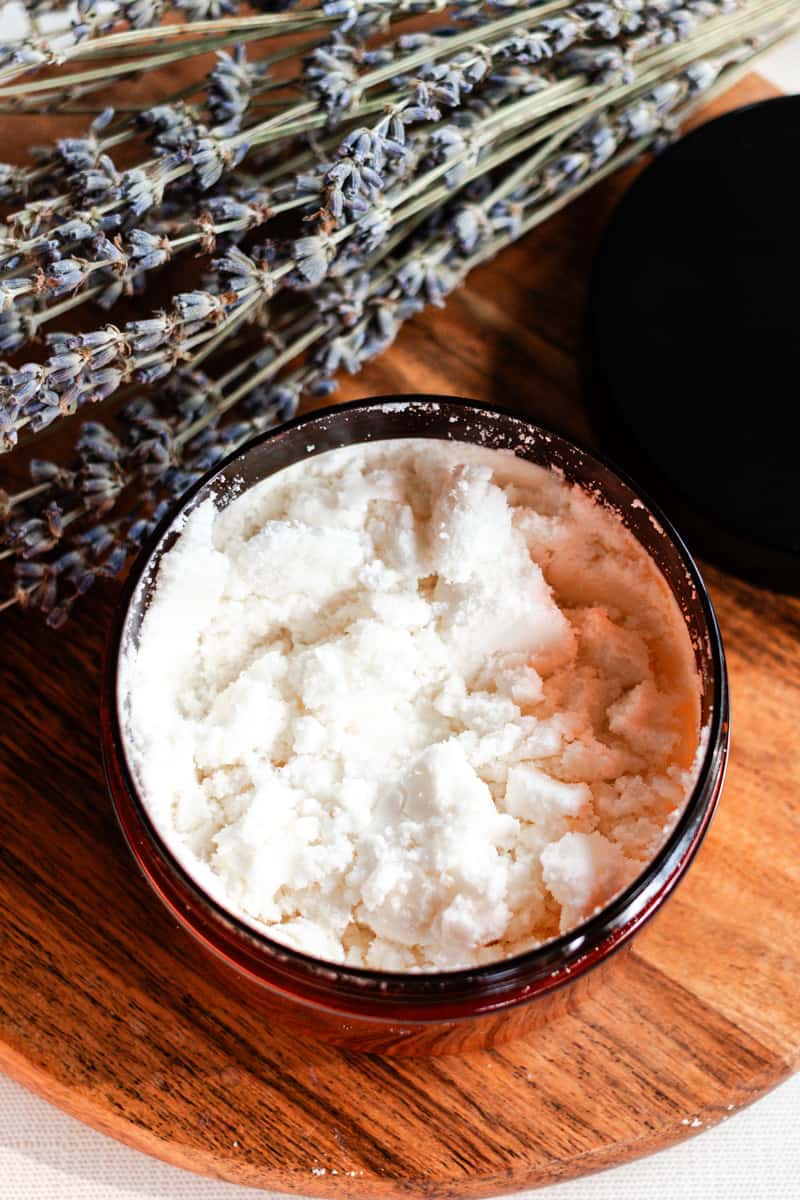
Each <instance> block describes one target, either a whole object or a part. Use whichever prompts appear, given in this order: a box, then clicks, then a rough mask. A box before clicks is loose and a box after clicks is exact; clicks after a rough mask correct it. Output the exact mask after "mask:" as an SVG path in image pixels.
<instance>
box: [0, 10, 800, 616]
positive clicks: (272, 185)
mask: <svg viewBox="0 0 800 1200" xmlns="http://www.w3.org/2000/svg"><path fill="white" fill-rule="evenodd" d="M423 7H430V8H438V5H434V4H431V5H428V3H427V0H419V2H417V0H413V2H411V3H407V4H399V3H389V2H388V0H353V2H352V3H350V0H331V2H330V3H328V4H326V5H325V7H324V10H323V12H322V15H320V12H319V10H311V9H307V8H305V7H303V6H298V7H297V8H296V9H294V10H293V15H292V18H291V20H292V22H295V20H296V21H297V22H300V24H297V25H295V24H291V28H292V29H294V28H297V29H298V30H299V29H300V28H301V26H302V31H303V32H304V33H306V34H313V35H314V37H313V38H312V43H311V44H310V45H309V44H307V43H306V44H304V58H303V61H302V62H300V63H297V64H295V65H294V66H293V65H292V63H291V61H289V62H288V66H287V67H286V70H284V71H283V74H282V75H281V74H280V71H281V70H282V68H281V66H280V64H281V63H283V62H284V60H286V59H287V51H286V50H285V49H283V48H282V47H281V43H280V40H279V39H276V38H275V37H271V36H270V37H269V38H268V40H267V42H266V45H265V44H264V43H263V42H262V44H261V45H259V46H254V47H251V48H249V49H246V48H245V44H246V43H247V42H249V41H250V40H254V35H255V33H258V34H259V36H261V37H262V38H263V36H264V33H265V31H266V32H267V33H269V31H270V29H271V28H274V25H271V23H270V22H262V23H261V24H258V21H259V20H260V18H253V17H252V16H246V15H242V16H236V17H234V16H233V15H231V16H230V17H228V16H225V15H223V17H222V18H221V19H220V20H215V21H213V22H212V24H213V29H211V28H208V29H206V28H205V26H206V25H208V23H209V22H208V17H207V12H206V13H203V12H201V8H200V6H196V8H195V13H194V15H196V16H198V19H199V21H200V26H193V27H192V29H201V31H202V32H203V35H204V37H205V42H204V43H203V44H204V48H209V42H210V41H211V42H213V43H214V44H212V45H211V48H216V49H217V51H218V55H217V61H216V65H215V66H214V68H213V69H212V71H211V72H210V73H209V75H208V76H207V77H206V78H205V80H199V81H198V83H197V85H192V86H191V87H188V88H187V87H184V88H182V89H181V90H180V92H176V93H172V94H171V96H169V97H167V98H165V101H164V103H158V104H153V105H150V106H149V107H142V108H139V109H136V110H135V111H133V112H131V113H125V114H123V113H114V112H113V111H111V110H110V109H108V108H102V109H100V110H99V111H97V112H91V113H88V114H87V115H88V116H89V117H90V118H91V119H90V120H89V122H88V125H87V130H86V134H85V136H84V137H82V138H64V139H57V140H56V141H55V142H54V143H53V144H52V145H51V146H49V147H45V148H41V149H40V150H38V151H37V154H36V157H35V161H34V162H33V163H32V164H30V165H29V166H27V167H8V168H5V169H3V170H2V171H0V200H2V199H3V198H4V199H5V201H6V202H7V203H8V205H9V207H11V206H13V204H14V203H15V202H16V203H18V204H19V203H21V204H22V207H21V208H20V209H18V211H17V212H16V213H10V214H9V217H8V225H7V227H6V229H5V231H4V232H3V233H2V235H1V236H0V309H1V310H2V311H0V352H2V353H5V354H8V355H12V356H15V359H14V361H12V362H10V363H9V364H5V365H2V366H1V367H0V436H2V439H3V445H4V448H5V449H7V450H11V449H13V448H14V447H15V445H16V444H17V442H18V440H19V438H20V435H21V434H22V433H23V432H25V433H26V434H35V433H37V432H39V431H41V430H43V429H45V428H47V427H48V426H50V425H51V424H52V423H53V422H54V421H56V420H59V419H61V418H62V417H69V416H70V415H72V414H73V413H74V412H75V411H76V410H77V409H78V408H81V407H83V406H85V405H86V404H90V403H91V404H104V403H105V402H106V401H107V400H109V399H110V398H111V397H112V396H114V395H115V394H116V393H118V392H120V391H127V392H132V394H133V398H132V399H130V400H129V401H128V403H127V405H126V406H125V408H124V409H123V410H122V413H121V415H118V416H117V417H112V418H108V419H106V421H105V422H103V423H100V422H97V421H91V422H88V423H86V424H84V425H83V426H82V427H81V431H80V433H79V435H78V437H77V439H76V442H75V447H74V451H73V457H72V459H71V461H70V462H69V463H68V464H67V465H61V464H59V463H55V462H49V461H43V460H40V459H34V460H33V461H32V463H31V468H30V478H31V482H30V486H27V487H25V488H23V489H21V490H17V491H16V492H10V494H5V493H2V494H0V547H2V548H1V549H0V559H2V560H4V561H6V562H7V563H8V564H9V566H10V567H11V573H12V578H11V579H10V581H9V587H10V591H9V594H8V600H7V601H6V602H5V604H3V605H2V606H3V607H10V606H13V605H22V606H26V607H32V608H37V609H39V610H41V611H42V612H43V613H44V614H45V616H46V617H47V619H48V621H49V622H50V623H51V624H53V625H59V624H61V623H62V622H63V621H64V620H65V619H66V617H67V615H68V613H69V612H70V611H71V609H72V607H73V605H74V604H75V602H76V600H77V598H78V597H79V596H80V595H82V594H83V593H84V592H85V591H86V590H87V589H88V588H89V587H90V586H91V584H92V583H93V582H94V580H95V579H97V578H99V577H102V576H104V575H114V574H117V573H119V572H120V571H121V570H122V569H124V566H125V564H126V562H127V559H128V557H129V555H130V554H131V553H132V552H134V551H135V549H136V548H137V547H138V546H139V545H140V544H141V541H142V539H143V538H144V537H145V536H146V535H147V533H148V532H149V530H150V529H151V528H152V527H153V524H154V522H156V521H157V520H158V519H159V517H160V515H161V514H162V513H163V512H164V510H165V507H166V506H168V505H169V503H171V501H172V499H173V498H174V497H176V496H179V495H180V494H181V493H182V491H184V490H185V488H186V487H188V486H189V485H190V484H191V483H192V482H193V481H194V479H196V478H197V477H198V475H199V474H201V473H203V472H204V471H205V470H207V469H208V468H209V467H211V466H213V465H214V464H215V463H216V462H218V461H219V459H220V458H221V457H222V456H224V455H225V454H226V453H228V452H229V451H230V450H231V449H234V448H235V447H237V446H238V445H240V444H241V443H242V441H244V440H246V439H247V438H248V437H249V436H251V435H252V434H253V433H255V432H258V431H260V430H262V429H265V428H268V427H269V426H270V425H272V424H274V423H275V422H279V421H281V420H285V419H286V418H287V417H288V416H289V415H291V414H292V413H293V412H294V411H295V410H296V407H297V405H298V403H299V402H300V401H301V399H302V398H303V396H306V395H312V396H321V395H327V394H329V393H330V392H331V391H333V390H334V389H335V386H336V383H335V376H336V373H337V371H339V370H340V369H341V368H344V369H346V370H349V371H352V372H355V371H358V370H359V369H360V368H361V366H362V365H363V364H364V363H365V362H367V361H368V360H369V359H371V358H372V357H374V356H375V355H376V354H378V353H381V352H382V351H383V350H384V349H385V348H386V347H387V346H389V345H390V344H391V342H392V341H393V340H394V337H395V336H396V334H397V332H398V330H399V329H400V328H401V327H402V325H403V323H404V322H405V321H406V320H407V319H409V318H410V317H411V316H413V315H414V313H416V312H418V311H419V310H420V309H421V308H422V307H423V306H424V305H426V304H434V305H437V304H441V303H443V302H444V298H445V297H446V296H447V294H448V293H449V292H450V291H451V290H452V289H453V287H455V286H457V284H458V282H459V281H460V280H461V279H463V277H464V275H465V274H466V272H467V271H468V270H470V269H471V267H472V266H473V265H475V264H476V263H478V262H481V261H484V260H485V259H486V258H488V257H491V256H492V255H493V254H495V253H497V251H498V250H500V249H501V248H502V247H503V246H504V245H506V244H508V243H509V242H510V241H512V240H514V239H515V238H517V237H519V236H521V235H522V234H523V233H524V232H525V231H526V230H527V229H529V228H532V227H533V225H535V224H537V223H538V222H540V221H541V220H543V219H545V218H546V216H547V215H549V214H550V212H552V211H555V209H557V208H558V207H561V206H562V205H563V204H565V203H567V202H568V200H569V199H570V198H571V197H572V196H573V195H576V194H578V193H579V192H581V191H583V190H585V188H586V187H588V186H590V185H591V184H592V183H593V182H594V181H595V180H596V179H598V178H601V177H602V176H603V175H605V174H607V173H608V172H609V171H610V170H613V169H615V168H616V167H617V166H618V165H621V164H622V163H624V162H626V161H629V160H630V159H631V158H632V157H634V156H635V155H637V154H639V153H641V152H642V151H643V150H644V149H645V148H647V147H653V146H656V147H657V146H658V144H659V143H660V142H662V141H663V140H665V139H666V138H668V137H669V136H671V135H672V132H673V130H674V128H675V126H676V123H677V122H678V121H679V120H680V118H681V116H682V115H683V114H684V113H685V111H686V109H687V107H688V106H691V105H692V104H694V103H695V102H696V98H697V97H698V96H699V95H702V94H710V93H711V92H713V90H714V89H716V88H718V87H720V86H724V85H725V83H726V81H727V80H729V79H730V78H731V77H732V74H733V73H735V72H736V71H738V70H739V69H740V64H741V63H742V62H744V61H745V60H747V59H748V58H749V57H751V56H752V55H753V54H754V53H756V52H757V51H758V50H759V48H760V47H762V46H763V45H765V44H769V43H771V42H772V41H774V40H775V39H777V38H778V37H779V36H781V35H782V34H783V33H784V32H785V31H786V30H787V29H790V28H791V27H793V26H794V25H796V24H798V23H800V14H798V13H797V8H796V3H795V0H688V2H687V3H678V0H626V2H625V3H623V0H599V2H595V0H588V2H585V3H577V4H576V3H571V4H570V3H563V2H561V0H554V2H553V3H547V4H539V5H533V6H531V5H529V4H525V5H523V4H519V5H517V6H516V7H515V6H514V5H512V4H509V3H507V2H506V0H502V2H498V3H497V4H494V3H492V2H490V0H487V2H485V3H484V2H477V0H476V2H474V3H460V4H457V5H453V6H451V7H450V8H449V9H448V12H447V18H446V19H447V20H449V21H450V25H449V26H447V27H446V29H445V30H442V29H441V27H437V29H435V30H434V31H429V32H420V31H419V30H418V29H415V30H414V32H405V31H404V30H403V28H402V22H403V20H404V19H405V17H406V16H408V15H409V14H413V13H417V12H419V11H421V9H422V8H423ZM509 10H511V11H509ZM84 11H85V10H84ZM267 15H269V14H267ZM125 19H127V20H131V19H132V18H129V17H126V18H125ZM137 19H138V18H137ZM115 20H116V21H117V22H118V21H120V20H122V18H115ZM437 20H441V18H438V19H437ZM254 22H255V23H254ZM201 27H202V28H201ZM183 30H184V32H183V33H182V34H180V35H178V34H174V35H173V34H172V33H169V31H168V32H167V35H166V39H165V40H164V41H160V42H159V46H163V45H168V44H169V41H170V38H172V37H173V36H174V37H175V38H177V39H178V40H180V39H188V43H187V42H186V41H185V40H184V41H181V45H182V46H183V45H186V44H188V46H189V49H190V52H194V51H193V50H192V49H191V48H192V46H194V45H195V41H193V40H192V39H193V37H194V34H193V32H192V30H190V29H189V27H188V26H187V27H183ZM187 30H189V32H187ZM377 30H380V31H381V36H380V37H376V36H374V35H375V33H376V31H377ZM133 33H134V34H135V37H134V38H133V39H132V40H131V39H129V40H127V41H126V40H125V39H126V38H127V33H126V32H125V31H124V30H123V29H121V28H119V27H118V24H114V22H112V25H111V26H110V32H109V31H106V32H104V31H103V30H102V29H100V28H98V29H93V30H92V31H91V36H90V35H88V34H87V35H85V37H84V41H85V45H82V46H79V45H78V43H77V42H76V43H75V44H74V46H73V51H74V53H73V51H70V53H69V54H67V55H66V57H67V58H70V59H78V60H80V61H84V62H88V61H90V60H91V58H92V56H97V58H98V61H99V59H100V58H102V59H103V61H105V59H106V56H107V57H108V58H109V59H112V58H113V54H114V53H115V52H116V53H120V52H121V51H122V50H123V49H126V48H127V49H132V48H133V42H136V44H137V45H139V44H142V45H144V44H145V41H146V37H147V36H150V35H148V34H146V31H143V32H136V30H135V29H134V30H133ZM237 33H238V34H240V35H242V36H240V37H238V38H237V37H236V36H235V35H236V34H237ZM251 35H253V36H252V37H251ZM159 36H160V34H159ZM120 37H121V38H122V40H121V41H120ZM115 39H116V40H115ZM137 39H138V40H137ZM220 39H222V40H221V41H220ZM196 42H197V46H198V47H199V46H200V45H201V42H202V38H199V37H198V38H197V39H196ZM237 42H238V46H237V47H236V48H234V46H235V44H236V43H237ZM265 50H266V51H267V53H265V52H264V51H265ZM170 53H171V51H170ZM152 57H154V58H158V57H159V55H158V54H156V55H153V56H152ZM135 63H139V67H138V68H137V69H139V70H140V69H142V68H141V60H140V59H137V58H136V55H135V53H133V52H132V53H131V54H130V56H129V57H126V58H125V59H124V62H123V64H122V65H123V67H124V68H125V70H128V69H129V68H131V67H132V66H133V64H135ZM276 64H277V66H276ZM12 65H13V64H12ZM18 65H19V64H16V66H14V70H16V69H17V66H18ZM90 65H91V66H92V71H93V72H94V74H95V75H96V74H98V73H101V71H102V69H104V68H100V69H96V64H90ZM276 71H277V74H276V73H275V72H276ZM89 73H90V74H91V73H92V72H89ZM6 78H7V79H8V78H10V76H6ZM64 79H65V77H64V75H63V72H62V73H55V74H53V75H48V77H47V78H46V79H42V78H41V77H40V73H39V72H38V71H34V72H33V73H32V74H29V77H28V79H27V80H23V81H22V83H21V84H20V83H19V82H18V83H16V84H15V88H18V89H19V93H20V94H19V97H18V100H21V101H23V102H24V104H30V103H35V98H36V97H37V96H40V95H41V96H43V97H47V98H49V97H51V96H53V95H56V96H58V94H59V90H58V89H59V87H62V88H63V89H64V100H65V107H66V108H69V102H70V100H72V99H74V95H75V89H76V88H79V87H86V88H89V89H91V87H92V86H93V81H92V80H91V79H82V80H79V81H78V82H76V81H75V80H74V79H72V80H70V81H69V82H68V84H67V86H66V87H65V86H64ZM59 80H60V81H61V82H60V83H59ZM3 85H4V81H3V78H2V73H0V103H2V93H3V90H4V86H3ZM298 89H300V90H301V91H302V92H303V93H304V97H303V98H302V99H300V100H299V101H298V100H297V99H296V95H297V90H298ZM49 102H50V101H49V99H48V103H49ZM123 146H124V149H125V152H126V154H128V156H129V161H130V154H131V152H133V153H134V155H138V160H137V162H136V164H135V165H134V166H126V167H125V168H124V169H123V168H122V167H120V166H118V165H117V164H116V162H115V161H114V156H115V154H116V152H117V147H123ZM186 251H190V252H191V253H193V254H198V253H199V254H200V255H201V256H206V259H205V263H204V264H202V265H203V266H204V267H205V271H204V274H203V275H202V276H199V277H198V279H197V282H196V284H195V286H193V287H192V286H190V287H189V288H186V289H185V290H178V291H175V292H174V293H173V294H171V295H170V294H169V293H168V292H167V293H166V298H165V292H164V290H163V285H161V286H160V289H159V303H158V307H154V306H153V302H152V301H150V303H149V304H148V299H147V298H148V295H149V294H150V293H149V288H150V280H151V278H152V279H159V278H160V273H161V269H162V268H163V267H164V266H165V264H167V263H168V262H170V261H172V260H174V259H175V258H176V257H178V256H181V255H184V254H185V252H186ZM130 296H132V297H134V298H137V297H138V300H137V305H138V308H139V310H140V315H138V316H136V317H133V318H132V319H129V320H125V321H118V322H116V323H112V321H110V320H108V319H106V320H104V321H102V322H98V321H97V320H95V321H94V322H92V321H88V322H84V324H86V325H87V326H88V327H87V328H85V329H84V331H83V332H77V333H74V332H71V331H70V332H68V331H66V330H63V329H61V328H50V326H51V324H52V323H56V324H58V322H59V318H61V317H63V316H64V314H66V313H67V312H70V311H71V310H75V309H78V308H79V307H80V306H82V305H84V304H88V303H90V302H94V303H95V304H96V303H98V302H102V303H103V304H104V305H105V306H106V307H107V308H109V309H110V310H111V315H112V317H113V309H114V306H115V305H116V304H117V302H118V301H119V300H120V299H121V298H123V297H130ZM45 326H47V327H48V328H47V332H46V333H45V335H44V343H43V345H44V354H43V355H41V354H40V355H37V356H36V359H35V361H33V360H32V361H28V362H26V361H23V360H21V358H20V352H21V351H22V350H23V348H24V347H25V346H26V344H27V343H29V342H33V343H34V344H35V343H36V341H37V340H38V339H40V338H41V336H42V330H43V328H44V327H45ZM234 344H235V345H236V347H237V358H236V365H235V366H233V367H228V368H227V369H226V365H225V364H226V354H227V353H228V351H229V348H230V347H231V346H232V345H234ZM154 382H158V389H157V392H158V398H157V399H155V398H154V397H153V395H152V393H151V392H150V390H149V389H150V387H151V385H152V384H153V383H154Z"/></svg>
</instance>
